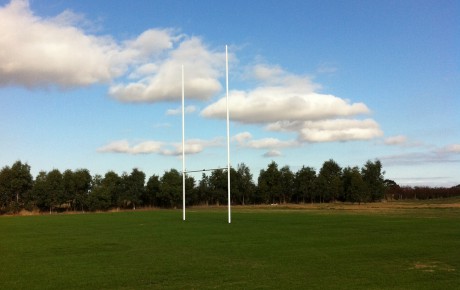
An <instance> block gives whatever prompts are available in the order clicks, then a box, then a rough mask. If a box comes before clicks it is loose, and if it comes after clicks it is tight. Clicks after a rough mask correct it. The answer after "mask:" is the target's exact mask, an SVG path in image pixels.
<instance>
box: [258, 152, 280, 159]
mask: <svg viewBox="0 0 460 290" xmlns="http://www.w3.org/2000/svg"><path fill="white" fill-rule="evenodd" d="M282 155H283V154H282V153H281V152H280V151H278V150H270V151H268V152H265V153H264V154H263V155H262V156H263V157H266V158H270V157H278V156H282Z"/></svg>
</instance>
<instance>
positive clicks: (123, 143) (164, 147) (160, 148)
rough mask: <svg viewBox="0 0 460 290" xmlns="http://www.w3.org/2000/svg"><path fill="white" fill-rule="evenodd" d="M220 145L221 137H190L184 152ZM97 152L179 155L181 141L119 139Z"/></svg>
mask: <svg viewBox="0 0 460 290" xmlns="http://www.w3.org/2000/svg"><path fill="white" fill-rule="evenodd" d="M217 146H222V140H221V138H215V139H212V140H201V139H191V140H187V141H186V142H185V154H198V153H200V152H202V151H203V150H204V149H205V148H207V147H217ZM97 152H99V153H123V154H132V155H137V154H160V155H166V156H180V155H181V154H182V142H180V143H166V142H161V141H153V140H152V141H144V142H140V143H137V144H130V143H129V142H128V141H127V140H119V141H113V142H110V143H108V144H107V145H105V146H102V147H100V148H99V149H97Z"/></svg>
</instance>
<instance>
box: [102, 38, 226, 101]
mask: <svg viewBox="0 0 460 290" xmlns="http://www.w3.org/2000/svg"><path fill="white" fill-rule="evenodd" d="M152 37H153V36H152ZM179 40H180V41H181V42H180V43H179V44H178V46H177V47H174V46H173V47H168V50H167V55H166V56H163V57H157V58H151V59H149V63H148V66H145V64H142V65H139V67H135V68H134V71H133V73H131V74H130V78H131V79H133V78H137V79H136V80H135V81H132V82H129V83H121V84H120V83H118V84H114V85H112V86H111V87H110V90H109V94H110V95H111V96H113V97H114V98H116V99H118V100H120V101H123V102H157V101H177V100H180V98H181V96H182V76H181V66H182V65H184V87H185V97H186V98H191V99H198V100H206V99H209V98H210V97H212V96H214V95H215V94H216V93H218V92H219V91H220V90H221V89H222V87H221V84H220V82H219V77H220V76H221V74H222V67H223V60H224V55H223V53H222V52H213V51H211V50H209V49H208V48H207V47H206V46H205V45H204V44H203V42H202V41H201V39H200V38H197V37H190V38H187V37H185V36H183V37H176V38H175V41H176V42H177V41H179Z"/></svg>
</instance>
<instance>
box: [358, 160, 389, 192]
mask: <svg viewBox="0 0 460 290" xmlns="http://www.w3.org/2000/svg"><path fill="white" fill-rule="evenodd" d="M361 174H362V176H363V180H364V182H365V183H366V185H367V188H368V190H369V195H370V199H371V200H372V201H378V200H382V199H383V197H384V194H385V179H384V177H383V175H384V174H385V172H384V171H382V163H381V162H380V160H376V161H374V162H372V161H370V160H368V161H367V162H366V164H365V165H364V167H363V168H362V169H361Z"/></svg>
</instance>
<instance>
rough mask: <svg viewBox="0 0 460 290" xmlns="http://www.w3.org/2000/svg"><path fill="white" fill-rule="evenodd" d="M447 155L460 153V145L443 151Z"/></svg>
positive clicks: (454, 145) (449, 146)
mask: <svg viewBox="0 0 460 290" xmlns="http://www.w3.org/2000/svg"><path fill="white" fill-rule="evenodd" d="M441 152H445V153H460V144H451V145H448V146H446V147H444V148H442V149H441Z"/></svg>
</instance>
